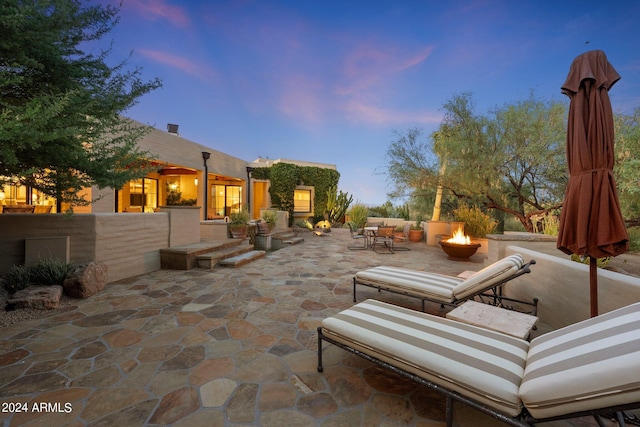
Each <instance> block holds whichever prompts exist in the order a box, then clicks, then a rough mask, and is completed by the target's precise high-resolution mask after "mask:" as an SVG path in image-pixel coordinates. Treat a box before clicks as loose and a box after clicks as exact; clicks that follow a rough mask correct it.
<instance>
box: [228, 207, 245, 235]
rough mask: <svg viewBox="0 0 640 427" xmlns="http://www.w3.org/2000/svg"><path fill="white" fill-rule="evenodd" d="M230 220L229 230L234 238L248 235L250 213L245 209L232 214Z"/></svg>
mask: <svg viewBox="0 0 640 427" xmlns="http://www.w3.org/2000/svg"><path fill="white" fill-rule="evenodd" d="M229 219H230V220H231V221H230V222H229V232H231V237H233V238H234V239H244V238H246V237H247V227H248V226H249V214H248V213H247V212H245V211H239V212H234V213H232V214H231V216H230V218H229Z"/></svg>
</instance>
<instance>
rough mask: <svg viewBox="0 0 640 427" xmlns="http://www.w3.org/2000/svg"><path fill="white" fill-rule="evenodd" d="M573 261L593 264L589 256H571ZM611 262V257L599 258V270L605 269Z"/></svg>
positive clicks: (597, 263)
mask: <svg viewBox="0 0 640 427" xmlns="http://www.w3.org/2000/svg"><path fill="white" fill-rule="evenodd" d="M571 261H575V262H580V263H582V264H586V265H589V264H591V259H590V258H589V257H588V256H582V255H576V254H571ZM609 261H611V257H605V258H597V260H596V265H597V266H598V268H605V267H606V266H607V265H609Z"/></svg>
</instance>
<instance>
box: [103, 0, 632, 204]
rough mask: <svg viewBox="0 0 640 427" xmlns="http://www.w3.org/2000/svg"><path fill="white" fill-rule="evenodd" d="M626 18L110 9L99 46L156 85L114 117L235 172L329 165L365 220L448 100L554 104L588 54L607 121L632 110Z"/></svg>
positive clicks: (234, 6)
mask: <svg viewBox="0 0 640 427" xmlns="http://www.w3.org/2000/svg"><path fill="white" fill-rule="evenodd" d="M105 1H107V0H105ZM639 17H640V1H609V2H602V1H586V0H583V1H544V0H539V1H513V0H496V1H491V0H470V1H456V0H453V1H447V2H444V1H428V0H424V1H398V0H391V1H376V0H369V1H347V0H343V1H334V0H322V1H321V0H296V1H294V0H291V1H284V0H282V1H269V0H236V1H178V0H124V3H123V6H122V10H121V21H120V23H119V24H118V26H117V27H116V28H115V30H114V31H113V32H112V33H110V34H109V35H107V37H105V39H104V40H103V41H110V40H112V41H113V43H114V45H113V53H112V56H111V57H112V58H113V59H114V60H122V59H124V58H126V57H127V56H128V55H129V53H131V52H133V56H132V57H131V59H130V60H129V62H130V64H131V65H135V66H140V67H142V69H143V78H145V79H147V80H149V79H151V78H153V77H159V78H161V79H162V80H163V88H161V89H158V90H156V91H154V92H152V93H150V94H148V95H146V96H144V97H143V98H141V100H140V102H139V103H138V104H137V105H136V106H135V107H133V108H132V109H130V110H129V111H127V112H126V115H127V116H129V117H131V118H133V119H135V120H138V121H141V122H144V123H147V124H151V125H154V126H156V127H157V128H159V129H163V130H166V124H167V123H177V124H179V125H180V134H181V135H182V136H183V137H185V138H188V139H190V140H193V141H195V142H198V143H200V144H203V145H206V146H209V147H211V148H214V149H217V150H220V151H223V152H225V153H228V154H230V155H233V156H236V157H239V158H241V159H244V160H247V161H252V160H254V159H256V158H257V157H269V158H271V159H277V158H288V159H297V160H309V161H317V162H322V163H331V164H335V165H337V168H338V171H339V172H340V174H341V178H340V183H339V189H340V190H342V191H346V192H348V193H349V194H351V195H353V196H354V200H357V201H361V202H364V203H367V204H374V205H376V204H381V203H384V202H385V201H386V200H387V197H386V193H387V192H388V191H389V186H388V184H387V177H386V176H385V175H384V171H385V160H386V159H385V157H386V156H385V153H386V150H387V147H388V145H389V143H390V142H391V141H392V140H393V131H394V130H398V131H404V130H406V129H409V128H413V127H419V128H421V129H422V130H423V131H424V133H425V134H426V135H429V134H430V133H431V132H433V131H434V130H436V128H437V127H438V125H439V123H440V121H441V119H442V109H441V108H442V105H443V104H444V103H445V102H446V101H448V100H449V99H451V97H452V96H453V95H455V94H458V93H462V92H471V93H472V94H473V96H474V99H475V100H476V105H477V112H478V113H486V112H488V111H489V110H490V109H492V108H493V107H495V106H501V105H503V104H505V103H510V102H513V101H518V100H523V99H526V98H527V97H528V96H529V93H530V91H531V90H534V91H535V92H536V94H537V96H538V97H540V98H542V99H548V100H551V99H558V100H559V99H563V98H564V95H562V94H561V93H560V86H561V85H562V83H564V80H565V78H566V76H567V73H568V71H569V66H570V65H571V62H572V60H573V58H575V57H576V56H578V55H579V54H581V53H583V52H586V51H588V50H593V49H601V50H604V51H605V53H606V54H607V56H608V58H609V61H610V62H611V64H612V65H613V66H614V68H615V69H616V70H617V71H618V73H619V74H620V75H621V76H622V79H621V80H620V81H619V82H618V83H617V84H616V85H615V86H614V87H613V88H612V90H611V92H610V96H611V101H612V104H613V108H614V110H615V111H617V112H631V111H633V109H635V108H636V107H639V106H640V49H639V48H638V46H640V27H638V23H637V21H638V18H639Z"/></svg>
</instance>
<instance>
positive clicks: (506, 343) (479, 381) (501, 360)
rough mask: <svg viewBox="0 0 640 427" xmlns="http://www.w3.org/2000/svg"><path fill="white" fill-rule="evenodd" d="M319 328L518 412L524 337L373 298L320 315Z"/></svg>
mask: <svg viewBox="0 0 640 427" xmlns="http://www.w3.org/2000/svg"><path fill="white" fill-rule="evenodd" d="M322 328H323V334H324V335H326V336H327V337H329V338H331V339H334V340H335V341H337V342H341V343H343V344H346V345H348V346H349V347H351V348H355V349H357V350H359V351H362V352H364V353H366V354H369V355H370V356H373V357H376V358H377V359H380V360H383V361H385V362H388V363H390V364H392V365H394V366H397V367H399V368H401V369H403V370H406V371H408V372H411V373H413V374H416V375H418V376H420V377H422V378H424V379H426V380H428V381H431V382H434V383H436V384H439V385H441V386H443V387H446V388H448V389H450V390H454V391H457V392H459V393H461V394H463V395H465V396H468V397H471V398H473V399H475V400H477V401H479V402H482V403H484V404H486V405H488V406H490V407H492V408H494V409H496V410H498V411H500V412H502V413H504V414H507V415H510V416H516V415H518V414H519V413H520V412H521V409H522V404H521V401H520V398H519V396H518V389H519V386H520V380H521V378H522V374H523V373H524V365H525V361H526V357H527V350H528V348H529V343H528V342H527V341H524V340H521V339H518V338H514V337H511V336H508V335H504V334H500V333H498V332H493V331H489V330H486V329H481V328H478V327H476V326H472V325H467V324H463V323H459V322H455V321H452V320H449V319H445V318H442V317H437V316H432V315H429V314H426V313H422V312H419V311H414V310H409V309H406V308H403V307H398V306H394V305H391V304H387V303H384V302H380V301H375V300H366V301H363V302H361V303H359V304H357V305H355V306H353V307H351V308H349V309H347V310H344V311H342V312H340V313H338V314H336V315H335V316H332V317H330V318H327V319H324V320H323V321H322Z"/></svg>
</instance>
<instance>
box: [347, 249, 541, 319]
mask: <svg viewBox="0 0 640 427" xmlns="http://www.w3.org/2000/svg"><path fill="white" fill-rule="evenodd" d="M535 263H536V261H535V260H531V261H529V262H528V263H526V264H525V262H524V259H523V258H522V256H521V255H520V254H513V255H509V256H507V257H505V258H503V259H501V260H498V261H496V262H495V263H493V264H491V265H489V266H487V267H485V268H483V269H482V270H480V271H478V272H476V273H474V274H472V275H471V276H469V277H468V278H466V279H464V278H461V277H453V276H446V275H444V274H438V273H430V272H426V271H418V270H410V269H406V268H400V267H388V266H379V267H372V268H368V269H366V270H362V271H359V272H357V273H356V275H355V276H354V278H353V302H356V285H364V286H369V287H371V288H376V289H378V292H380V291H388V292H393V293H397V294H401V295H406V296H410V297H414V298H419V299H420V300H421V301H422V311H424V307H425V301H431V302H436V303H439V304H440V306H441V307H444V306H445V305H447V306H451V307H456V306H458V305H460V304H462V303H463V302H465V301H467V300H470V299H474V298H475V299H480V300H482V301H483V302H487V303H489V304H492V305H495V306H498V307H503V308H514V307H512V306H511V305H510V304H511V303H518V304H519V305H524V306H526V307H529V306H531V308H530V309H529V311H527V312H528V313H531V314H533V315H534V316H535V315H536V313H537V308H538V299H537V298H534V299H533V301H521V300H517V299H514V298H507V297H505V296H504V295H502V286H503V285H504V284H505V283H507V282H508V281H510V280H513V279H515V278H516V277H519V276H521V275H523V274H526V273H530V272H531V268H530V267H531V265H532V264H535ZM520 311H522V310H520Z"/></svg>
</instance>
